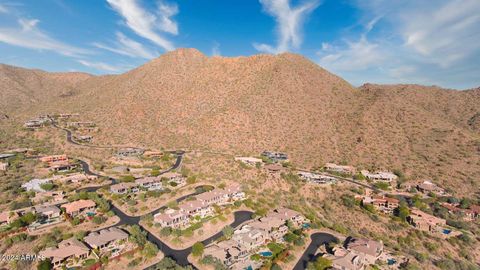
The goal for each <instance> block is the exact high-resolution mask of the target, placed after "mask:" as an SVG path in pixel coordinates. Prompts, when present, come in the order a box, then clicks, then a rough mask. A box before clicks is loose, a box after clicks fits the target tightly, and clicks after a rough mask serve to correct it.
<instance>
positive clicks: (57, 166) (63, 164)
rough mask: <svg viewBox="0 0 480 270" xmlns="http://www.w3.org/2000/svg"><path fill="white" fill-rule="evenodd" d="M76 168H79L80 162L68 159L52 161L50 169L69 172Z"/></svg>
mask: <svg viewBox="0 0 480 270" xmlns="http://www.w3.org/2000/svg"><path fill="white" fill-rule="evenodd" d="M76 168H78V164H76V163H70V162H68V161H56V162H51V163H50V165H49V167H48V170H50V171H53V172H68V171H71V170H74V169H76Z"/></svg>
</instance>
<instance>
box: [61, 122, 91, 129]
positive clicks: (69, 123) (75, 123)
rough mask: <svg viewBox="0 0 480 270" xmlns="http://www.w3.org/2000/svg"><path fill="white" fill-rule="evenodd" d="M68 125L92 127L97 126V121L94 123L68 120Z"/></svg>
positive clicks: (72, 126) (71, 126)
mask: <svg viewBox="0 0 480 270" xmlns="http://www.w3.org/2000/svg"><path fill="white" fill-rule="evenodd" d="M67 127H70V128H79V127H86V128H91V127H95V123H93V122H68V123H67Z"/></svg>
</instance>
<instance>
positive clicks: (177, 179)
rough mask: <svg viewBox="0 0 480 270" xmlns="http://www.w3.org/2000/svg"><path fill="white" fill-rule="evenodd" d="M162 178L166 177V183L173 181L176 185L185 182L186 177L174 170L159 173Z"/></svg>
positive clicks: (178, 185)
mask: <svg viewBox="0 0 480 270" xmlns="http://www.w3.org/2000/svg"><path fill="white" fill-rule="evenodd" d="M161 178H162V179H166V180H167V182H168V183H175V184H176V186H177V187H181V186H184V185H185V184H186V183H187V182H186V178H185V177H184V176H183V175H181V174H179V173H176V172H167V173H164V174H162V175H161Z"/></svg>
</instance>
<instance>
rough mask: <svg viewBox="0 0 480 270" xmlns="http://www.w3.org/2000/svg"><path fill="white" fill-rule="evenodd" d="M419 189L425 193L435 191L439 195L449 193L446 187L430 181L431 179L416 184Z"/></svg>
mask: <svg viewBox="0 0 480 270" xmlns="http://www.w3.org/2000/svg"><path fill="white" fill-rule="evenodd" d="M416 188H417V190H418V191H420V192H422V193H424V194H427V195H428V194H429V193H433V194H435V195H438V196H445V195H447V192H446V191H445V189H443V188H441V187H439V186H437V185H436V184H434V183H432V182H430V181H423V183H420V184H418V185H417V186H416Z"/></svg>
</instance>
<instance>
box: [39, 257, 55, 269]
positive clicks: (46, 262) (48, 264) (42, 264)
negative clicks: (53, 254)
mask: <svg viewBox="0 0 480 270" xmlns="http://www.w3.org/2000/svg"><path fill="white" fill-rule="evenodd" d="M37 269H38V270H50V269H53V265H52V262H51V261H50V259H45V260H42V261H41V262H39V263H38V265H37Z"/></svg>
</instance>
